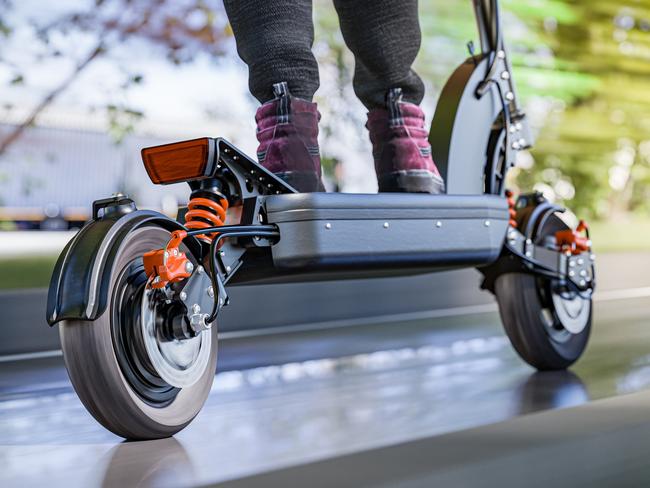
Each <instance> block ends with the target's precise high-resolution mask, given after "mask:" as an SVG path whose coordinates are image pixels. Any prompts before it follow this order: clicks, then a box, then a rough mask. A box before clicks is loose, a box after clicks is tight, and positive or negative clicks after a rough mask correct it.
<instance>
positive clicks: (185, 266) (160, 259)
mask: <svg viewBox="0 0 650 488" xmlns="http://www.w3.org/2000/svg"><path fill="white" fill-rule="evenodd" d="M185 237H187V232H186V231H184V230H177V231H174V232H172V235H171V239H170V240H169V242H168V243H167V245H166V246H165V247H164V248H163V249H155V250H153V251H149V252H148V253H145V255H144V256H143V260H144V270H145V272H146V273H147V276H148V277H149V284H150V286H151V288H156V289H158V288H164V287H165V286H167V285H168V284H169V283H176V282H178V281H182V280H184V279H186V278H189V277H190V276H191V275H192V271H193V270H194V265H193V264H192V262H191V261H190V260H189V259H188V258H187V256H186V255H185V253H184V252H182V251H181V250H180V249H179V246H180V245H181V243H182V242H183V239H185Z"/></svg>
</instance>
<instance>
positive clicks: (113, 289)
mask: <svg viewBox="0 0 650 488" xmlns="http://www.w3.org/2000/svg"><path fill="white" fill-rule="evenodd" d="M169 235H170V234H169V232H167V231H165V230H163V229H161V228H159V227H155V226H148V227H142V228H139V229H137V230H135V231H133V232H131V233H129V234H128V235H127V236H126V237H125V238H124V240H123V241H122V243H121V244H120V248H119V250H118V255H117V257H116V259H115V262H114V263H115V264H114V266H113V268H112V269H111V270H106V271H105V272H106V273H110V293H109V297H110V301H109V305H108V307H107V309H106V311H105V312H104V313H103V314H102V315H101V316H100V317H99V318H98V319H97V320H95V321H93V322H87V321H64V322H62V323H61V325H60V337H61V345H62V349H63V356H64V359H65V363H66V367H67V370H68V374H69V375H70V379H71V381H72V384H73V386H74V389H75V391H76V392H77V394H78V395H79V398H80V399H81V401H82V402H83V404H84V405H85V406H86V408H87V409H88V410H89V411H90V413H91V414H92V415H93V417H95V419H97V420H98V421H99V422H100V423H101V424H102V425H103V426H104V427H106V428H107V429H109V430H110V431H112V432H113V433H115V434H117V435H119V436H121V437H124V438H127V439H142V440H143V439H156V438H161V437H168V436H171V435H174V434H175V433H176V432H178V431H180V430H181V429H183V428H184V427H185V426H186V425H187V424H188V423H190V422H191V421H192V419H193V418H194V417H195V416H196V415H197V414H198V413H199V411H200V410H201V408H202V406H203V404H204V403H205V400H206V399H207V396H208V394H209V392H210V388H211V385H212V381H213V378H214V374H215V368H216V361H217V331H216V327H212V328H211V329H210V330H206V331H203V332H201V333H200V334H199V335H197V336H196V337H193V338H192V339H187V340H177V339H173V340H170V339H165V338H164V337H163V335H164V334H161V332H160V330H159V328H160V327H159V321H157V320H156V314H157V313H161V312H160V310H159V309H157V308H156V306H154V301H155V299H156V297H155V296H153V295H152V292H151V290H148V289H145V284H146V275H145V274H144V270H143V268H142V255H143V254H144V253H145V252H147V251H150V250H151V249H157V248H161V247H164V246H165V244H166V243H167V241H168V240H169ZM186 251H187V250H186Z"/></svg>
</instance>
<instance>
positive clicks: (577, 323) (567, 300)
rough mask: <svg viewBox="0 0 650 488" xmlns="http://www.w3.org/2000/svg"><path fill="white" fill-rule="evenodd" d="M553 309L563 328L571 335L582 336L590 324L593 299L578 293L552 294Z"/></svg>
mask: <svg viewBox="0 0 650 488" xmlns="http://www.w3.org/2000/svg"><path fill="white" fill-rule="evenodd" d="M551 299H552V301H553V308H554V309H555V313H556V315H557V317H558V319H559V320H560V323H561V324H562V326H563V327H564V328H565V329H566V330H567V331H569V332H570V333H571V334H580V333H581V332H582V331H583V330H585V327H587V323H588V322H589V314H590V311H591V299H590V298H589V299H587V298H583V297H581V296H580V295H578V294H577V293H566V292H565V293H557V292H552V293H551Z"/></svg>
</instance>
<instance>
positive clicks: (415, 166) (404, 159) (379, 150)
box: [366, 88, 445, 193]
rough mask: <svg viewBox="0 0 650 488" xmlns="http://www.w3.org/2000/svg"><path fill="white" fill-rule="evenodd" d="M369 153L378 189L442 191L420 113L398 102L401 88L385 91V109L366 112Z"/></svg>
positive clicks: (422, 116) (441, 182)
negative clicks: (370, 146) (386, 92)
mask: <svg viewBox="0 0 650 488" xmlns="http://www.w3.org/2000/svg"><path fill="white" fill-rule="evenodd" d="M366 127H367V128H368V131H369V132H370V141H371V142H372V155H373V157H374V160H375V171H376V172H377V181H378V183H379V191H380V192H411V193H444V191H445V182H444V181H443V179H442V177H441V176H440V173H439V172H438V168H436V165H435V164H434V162H433V159H432V158H431V145H430V144H429V141H428V137H429V131H428V130H427V129H426V128H425V127H424V113H423V112H422V109H420V107H418V106H417V105H415V104H413V103H407V102H403V101H402V89H401V88H393V89H391V90H390V91H389V92H388V97H387V101H386V108H377V109H373V110H371V111H370V112H368V123H367V124H366Z"/></svg>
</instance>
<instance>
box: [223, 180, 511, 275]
mask: <svg viewBox="0 0 650 488" xmlns="http://www.w3.org/2000/svg"><path fill="white" fill-rule="evenodd" d="M265 211H266V220H267V221H268V223H270V224H275V225H277V226H278V228H279V229H280V240H279V242H278V243H276V244H275V245H274V246H273V247H272V248H271V258H272V264H273V268H274V272H275V273H276V276H275V278H280V277H281V276H282V275H301V274H314V276H313V278H312V279H326V278H327V276H326V275H327V272H328V271H331V272H334V273H335V276H336V277H337V278H342V277H345V276H343V274H346V273H341V272H342V271H348V272H349V273H347V274H349V275H350V276H347V277H357V276H358V277H362V276H372V275H378V276H386V275H395V274H413V273H414V272H418V271H421V272H424V271H427V270H432V269H436V268H438V269H439V268H445V269H448V268H454V267H460V266H475V265H481V264H486V263H490V262H492V261H494V260H496V259H497V258H498V256H499V253H500V252H501V248H502V246H503V242H504V239H505V234H506V230H507V226H508V206H507V202H506V200H505V198H500V197H497V196H492V195H468V196H464V195H425V194H406V193H383V194H342V193H301V194H286V195H274V196H270V197H267V198H266V199H265ZM258 264H259V263H258ZM258 270H259V268H258ZM242 271H243V270H242ZM246 274H247V273H245V272H244V275H246ZM241 278H244V276H242V277H241ZM267 278H273V277H272V276H270V275H268V276H267ZM235 281H239V280H238V279H235ZM245 281H247V280H245ZM272 281H275V280H272Z"/></svg>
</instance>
